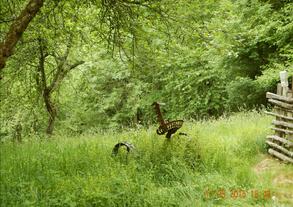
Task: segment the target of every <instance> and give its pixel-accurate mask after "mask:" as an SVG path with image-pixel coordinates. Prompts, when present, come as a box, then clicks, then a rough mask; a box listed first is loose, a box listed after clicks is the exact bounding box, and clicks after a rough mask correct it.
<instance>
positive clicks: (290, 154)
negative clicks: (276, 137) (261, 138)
mask: <svg viewBox="0 0 293 207" xmlns="http://www.w3.org/2000/svg"><path fill="white" fill-rule="evenodd" d="M266 143H267V144H268V145H269V146H271V147H273V148H275V149H278V150H280V151H281V152H283V153H285V154H287V155H289V157H291V158H292V157H293V152H290V151H289V150H287V149H286V148H285V147H282V146H280V145H278V144H276V143H273V142H270V141H266Z"/></svg>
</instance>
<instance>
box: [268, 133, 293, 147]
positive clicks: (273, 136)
mask: <svg viewBox="0 0 293 207" xmlns="http://www.w3.org/2000/svg"><path fill="white" fill-rule="evenodd" d="M267 139H272V140H274V141H279V142H281V143H283V144H285V145H287V146H288V147H292V146H293V143H292V142H291V141H289V140H287V139H284V138H282V137H278V136H276V135H269V136H267Z"/></svg>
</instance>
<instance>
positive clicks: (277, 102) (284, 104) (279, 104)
mask: <svg viewBox="0 0 293 207" xmlns="http://www.w3.org/2000/svg"><path fill="white" fill-rule="evenodd" d="M268 101H269V102H270V103H272V104H274V105H277V106H279V107H282V108H285V109H290V110H293V104H288V103H284V102H282V101H277V100H274V99H271V98H270V99H269V100H268Z"/></svg>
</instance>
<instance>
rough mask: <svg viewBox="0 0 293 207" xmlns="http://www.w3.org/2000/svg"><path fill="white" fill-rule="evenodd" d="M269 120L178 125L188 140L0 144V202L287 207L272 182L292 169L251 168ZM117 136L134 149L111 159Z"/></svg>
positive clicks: (130, 133)
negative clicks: (267, 169)
mask: <svg viewBox="0 0 293 207" xmlns="http://www.w3.org/2000/svg"><path fill="white" fill-rule="evenodd" d="M270 121H271V119H270V118H268V117H267V116H264V115H262V114H258V113H257V112H250V113H240V114H237V115H235V116H232V117H229V118H221V119H220V120H217V121H216V120H210V121H203V122H196V123H192V122H189V123H186V124H185V126H184V127H183V129H182V131H184V132H186V133H188V134H189V137H185V136H178V135H175V137H173V140H172V141H168V140H166V139H164V138H158V135H156V134H155V129H154V128H150V129H148V130H146V129H140V130H126V131H124V132H123V133H120V134H117V133H112V134H109V133H105V134H96V135H83V136H78V137H64V136H56V137H54V139H50V140H48V139H44V140H42V141H40V140H30V141H29V142H25V143H22V144H12V143H5V144H2V145H1V176H0V181H1V194H0V202H1V203H2V204H4V206H290V202H292V198H291V200H290V191H291V192H292V185H291V187H290V182H285V183H282V185H283V186H282V188H280V186H278V185H276V183H273V182H272V181H273V180H277V179H280V178H281V179H282V177H287V176H288V178H289V176H292V166H290V165H284V164H283V165H278V166H277V168H275V170H269V171H265V172H264V173H263V174H257V173H258V172H256V171H255V169H254V168H255V165H256V163H257V162H259V161H260V160H262V159H263V155H262V154H263V153H265V150H266V146H265V144H264V137H265V136H266V135H267V134H268V132H269V130H268V127H267V126H268V124H269V122H270ZM122 140H128V141H130V142H131V143H133V144H134V145H135V147H136V148H135V150H134V151H133V152H132V153H130V154H129V155H128V156H126V151H125V152H124V151H123V149H121V151H120V153H119V155H118V156H117V157H112V156H111V149H112V147H113V146H114V144H116V143H117V142H118V141H122ZM263 167H268V166H263ZM276 170H277V171H276ZM283 181H284V178H283V179H282V181H278V182H279V183H281V182H283ZM284 187H285V188H284ZM284 189H286V190H285V191H284ZM223 192H224V193H223ZM244 193H245V194H244ZM288 195H289V196H288Z"/></svg>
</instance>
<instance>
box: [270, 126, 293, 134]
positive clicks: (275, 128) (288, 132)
mask: <svg viewBox="0 0 293 207" xmlns="http://www.w3.org/2000/svg"><path fill="white" fill-rule="evenodd" d="M271 129H272V130H275V131H279V132H284V133H285V134H293V131H291V130H288V129H280V128H277V127H271Z"/></svg>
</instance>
